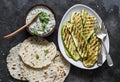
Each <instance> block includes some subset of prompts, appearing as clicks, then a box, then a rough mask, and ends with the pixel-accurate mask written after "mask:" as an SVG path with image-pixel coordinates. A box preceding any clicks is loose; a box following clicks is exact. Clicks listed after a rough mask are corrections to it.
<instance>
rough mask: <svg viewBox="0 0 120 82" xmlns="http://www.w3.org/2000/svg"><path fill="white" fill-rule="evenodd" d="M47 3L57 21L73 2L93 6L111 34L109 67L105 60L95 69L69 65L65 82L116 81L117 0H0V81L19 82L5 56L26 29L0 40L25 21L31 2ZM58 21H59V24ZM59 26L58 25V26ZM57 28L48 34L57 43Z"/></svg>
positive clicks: (119, 54)
mask: <svg viewBox="0 0 120 82" xmlns="http://www.w3.org/2000/svg"><path fill="white" fill-rule="evenodd" d="M38 3H42V4H47V5H48V6H50V7H52V8H53V10H54V11H55V12H56V15H57V18H58V23H59V22H60V21H61V18H62V16H63V15H64V13H65V12H66V10H67V9H68V8H70V7H71V6H72V5H74V4H85V5H88V6H89V7H91V8H93V9H94V10H95V11H96V12H97V13H98V14H99V15H100V17H101V18H102V19H103V21H104V23H105V25H106V27H107V28H108V31H109V36H110V54H111V57H112V59H113V62H114V66H113V67H108V65H107V63H106V62H105V63H104V64H103V66H102V67H100V68H98V69H95V70H83V69H79V68H77V67H74V66H71V70H70V74H69V76H68V77H67V79H66V80H65V82H119V81H120V50H119V49H120V37H119V36H120V9H119V8H120V0H0V82H22V81H18V80H15V79H13V78H12V77H11V76H10V75H9V73H8V70H7V67H6V56H7V55H8V51H9V49H10V48H12V47H13V46H15V45H16V44H18V43H20V42H22V41H23V40H24V39H26V38H27V37H28V36H30V35H29V34H28V32H27V31H26V30H24V31H22V32H21V33H19V34H18V35H16V36H15V37H13V38H11V39H9V40H2V38H3V36H4V35H6V34H9V33H11V32H13V31H15V30H16V29H18V28H19V27H21V26H22V25H23V24H24V21H23V19H24V15H25V12H26V11H27V10H28V9H29V7H30V6H32V5H33V4H38ZM58 25H59V24H58ZM57 28H58V26H57ZM57 32H58V29H56V30H55V32H54V33H53V34H52V35H51V36H49V37H47V39H48V40H49V41H54V42H55V44H56V45H58V43H57Z"/></svg>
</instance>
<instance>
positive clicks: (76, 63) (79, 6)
mask: <svg viewBox="0 0 120 82" xmlns="http://www.w3.org/2000/svg"><path fill="white" fill-rule="evenodd" d="M82 9H85V10H87V11H88V13H89V14H90V15H92V16H94V17H96V19H97V21H98V23H99V25H100V24H101V23H102V20H101V18H100V17H99V16H98V14H97V13H96V12H95V11H94V10H93V9H91V8H90V7H88V6H86V5H82V4H76V5H74V6H72V7H71V8H69V9H68V10H67V12H66V13H65V14H64V16H63V18H62V20H61V23H60V25H59V30H58V45H59V48H60V51H61V53H62V54H63V56H64V57H65V59H66V60H67V61H69V62H70V63H71V64H72V65H74V66H76V67H78V68H82V69H88V70H89V69H95V68H98V67H99V66H97V64H95V65H94V66H93V67H91V68H87V67H85V66H84V65H83V64H82V62H81V61H74V60H73V59H72V58H69V57H68V56H67V55H66V53H65V48H64V45H63V41H62V36H61V29H62V25H64V24H65V23H66V22H67V21H69V20H70V16H71V14H72V12H80V11H81V10H82ZM104 43H105V46H106V48H107V52H109V36H108V34H107V37H106V39H105V41H104ZM101 54H102V55H103V56H102V57H103V63H104V62H105V60H106V55H105V53H104V49H103V47H102V51H101Z"/></svg>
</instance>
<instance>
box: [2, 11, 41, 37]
mask: <svg viewBox="0 0 120 82" xmlns="http://www.w3.org/2000/svg"><path fill="white" fill-rule="evenodd" d="M39 14H40V13H37V14H35V15H34V16H33V18H32V19H31V20H30V22H29V23H27V24H25V25H24V26H22V27H20V28H19V29H18V30H16V31H14V32H12V33H10V34H8V35H6V36H4V37H3V38H4V39H9V38H11V37H13V36H15V35H16V34H18V33H19V32H21V31H22V30H23V29H25V28H26V27H27V26H29V25H30V24H32V23H33V22H34V21H35V19H36V18H37V17H38V15H39Z"/></svg>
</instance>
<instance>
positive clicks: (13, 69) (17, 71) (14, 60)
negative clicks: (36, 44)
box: [7, 44, 26, 80]
mask: <svg viewBox="0 0 120 82" xmlns="http://www.w3.org/2000/svg"><path fill="white" fill-rule="evenodd" d="M20 45H21V44H18V45H17V46H15V47H13V48H12V49H11V50H10V52H9V55H8V56H7V67H8V70H9V72H10V75H11V76H12V77H13V78H15V79H19V80H26V79H25V77H24V76H23V75H22V71H21V68H20V62H21V60H20V58H19V56H18V51H19V48H20Z"/></svg>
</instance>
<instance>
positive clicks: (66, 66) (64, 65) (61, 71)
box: [53, 51, 70, 82]
mask: <svg viewBox="0 0 120 82" xmlns="http://www.w3.org/2000/svg"><path fill="white" fill-rule="evenodd" d="M53 62H54V65H55V67H57V76H56V78H55V80H54V82H64V80H65V78H66V77H67V76H68V74H69V71H70V63H69V62H67V61H66V60H65V59H64V58H63V56H62V54H61V53H60V52H59V51H57V56H56V57H55V59H54V61H53Z"/></svg>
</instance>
